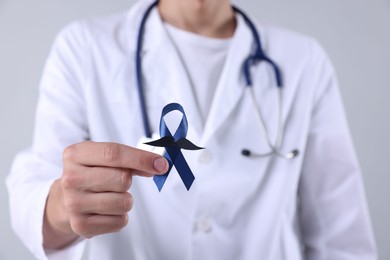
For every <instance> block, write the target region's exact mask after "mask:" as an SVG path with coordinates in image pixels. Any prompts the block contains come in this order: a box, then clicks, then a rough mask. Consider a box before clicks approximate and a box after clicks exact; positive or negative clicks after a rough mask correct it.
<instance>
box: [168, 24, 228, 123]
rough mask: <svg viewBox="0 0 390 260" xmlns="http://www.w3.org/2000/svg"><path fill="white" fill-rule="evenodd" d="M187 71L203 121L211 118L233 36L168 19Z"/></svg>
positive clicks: (169, 31) (170, 33)
mask: <svg viewBox="0 0 390 260" xmlns="http://www.w3.org/2000/svg"><path fill="white" fill-rule="evenodd" d="M164 26H165V28H166V30H167V33H168V35H169V37H170V38H171V40H172V43H173V45H174V46H175V48H176V50H177V52H178V54H179V56H180V58H181V60H182V62H183V66H184V67H185V69H186V71H187V74H188V75H187V76H188V78H189V80H190V82H191V86H192V89H193V92H194V95H195V97H196V100H197V105H198V108H199V111H200V113H201V114H202V119H203V124H204V123H205V122H206V120H207V116H208V113H209V111H210V106H211V103H212V101H213V97H214V93H215V90H216V88H217V85H218V82H219V78H220V76H221V73H222V70H223V67H224V64H225V59H226V55H227V53H228V51H229V47H230V43H231V38H228V39H217V38H210V37H206V36H202V35H199V34H195V33H192V32H188V31H184V30H182V29H179V28H177V27H175V26H172V25H171V24H168V23H164Z"/></svg>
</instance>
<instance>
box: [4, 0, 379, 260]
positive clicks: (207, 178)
mask: <svg viewBox="0 0 390 260" xmlns="http://www.w3.org/2000/svg"><path fill="white" fill-rule="evenodd" d="M150 4H151V3H149V2H147V1H140V2H137V3H136V4H135V5H134V7H133V8H131V9H130V10H129V11H128V12H126V13H123V14H119V15H115V16H111V17H108V18H104V19H96V20H88V21H81V22H76V23H73V24H71V25H70V26H68V27H67V28H65V29H64V30H63V31H62V32H61V33H60V34H59V35H58V36H57V39H56V41H55V43H54V46H53V49H52V51H51V53H50V56H49V58H48V60H47V63H46V66H45V70H44V73H43V77H42V81H41V92H40V99H39V103H38V108H37V117H36V128H35V134H34V140H33V144H32V147H31V148H30V149H28V150H25V151H23V152H21V153H20V154H19V155H18V156H17V158H16V159H15V162H14V165H13V167H12V171H11V174H10V175H9V178H8V180H7V187H8V190H9V194H10V207H11V214H12V218H11V219H12V225H13V228H14V230H15V232H16V233H17V234H18V235H19V236H20V238H21V239H22V240H23V242H24V243H25V245H26V246H27V247H28V248H29V249H30V250H31V252H32V253H33V254H34V256H35V257H36V258H37V259H80V258H81V255H82V253H83V250H84V247H85V244H86V238H91V239H90V240H89V243H90V251H89V256H90V259H99V260H106V259H107V260H108V259H135V260H140V259H141V260H142V259H153V260H155V259H162V260H165V259H167V260H168V259H169V260H172V259H178V260H190V259H202V260H207V259H212V260H215V259H232V260H237V259H240V260H251V259H264V260H265V259H268V260H299V259H308V260H310V259H327V260H350V259H353V260H373V259H376V248H375V243H374V238H373V234H372V230H371V226H370V219H369V215H368V210H367V205H366V201H365V195H364V190H363V184H362V178H361V175H360V170H359V166H358V163H357V160H356V156H355V152H354V150H353V145H352V142H351V138H350V134H349V130H348V127H347V124H346V118H345V115H344V111H343V106H342V102H341V99H340V94H339V90H338V86H337V81H336V79H335V74H334V71H333V68H332V65H331V64H330V62H329V60H328V58H327V56H326V54H325V53H324V51H323V50H322V48H321V47H319V45H318V44H317V43H316V42H315V41H314V40H313V39H311V38H308V37H305V36H302V35H300V34H297V33H294V32H290V31H287V30H283V29H280V28H275V27H270V26H265V25H262V24H259V23H256V30H257V31H258V32H259V34H260V38H261V43H262V48H263V49H264V52H265V53H266V55H267V56H268V57H269V58H271V59H272V61H273V62H275V64H277V65H278V68H279V69H280V71H281V73H282V76H283V92H280V91H279V90H278V88H277V87H276V85H277V83H278V82H277V80H276V79H275V70H274V69H273V68H272V66H270V63H267V62H260V63H258V64H253V66H251V68H250V72H251V80H252V81H253V84H252V85H253V88H252V90H251V91H253V92H251V91H248V87H247V86H246V85H247V84H246V81H245V78H244V76H243V64H244V61H245V60H246V59H247V57H248V56H249V55H250V54H251V52H252V50H253V48H254V38H253V33H252V31H251V28H250V26H248V24H247V22H246V21H245V18H244V16H243V15H242V14H240V13H238V12H235V11H234V10H233V9H232V6H231V3H230V2H229V1H227V0H203V1H201V0H188V1H182V0H161V1H160V3H159V4H158V6H157V7H154V8H151V12H150V14H149V16H148V18H147V19H146V22H145V28H144V30H143V39H142V43H143V44H142V51H141V52H140V57H141V61H142V63H141V66H142V67H141V71H142V82H143V92H144V95H145V108H146V111H147V116H148V124H149V125H150V129H151V130H152V131H154V132H158V127H159V120H160V115H161V110H162V108H163V107H164V106H165V105H166V104H168V103H171V102H177V103H179V104H181V105H182V106H183V107H184V109H185V111H186V114H187V118H188V122H189V129H188V135H187V137H188V139H189V140H191V141H192V142H194V143H195V144H197V145H199V146H202V147H205V148H206V149H205V150H202V151H197V152H187V151H184V152H183V153H184V157H185V158H186V160H187V162H188V164H189V165H190V167H191V169H192V171H193V173H194V175H195V181H194V183H193V185H192V187H191V189H190V190H189V191H187V189H186V188H185V186H184V185H183V183H182V181H181V180H180V178H179V176H178V173H177V172H176V171H175V170H172V171H171V173H170V175H169V177H168V179H167V181H166V183H165V185H164V187H163V189H162V191H161V192H159V191H158V189H157V188H156V186H155V184H154V182H153V180H152V179H151V178H143V177H152V176H154V175H155V174H157V175H161V174H164V173H165V172H166V171H167V169H168V163H167V160H166V159H165V158H164V157H162V156H160V155H157V154H154V153H150V152H146V151H142V150H139V149H137V148H135V147H136V146H137V143H138V141H139V139H140V138H141V137H142V136H143V135H145V134H144V129H143V120H142V117H141V114H142V113H141V112H142V111H141V108H140V99H139V93H138V90H137V75H136V63H135V62H134V61H135V58H136V55H137V51H136V50H137V37H138V35H139V27H140V24H141V19H142V17H143V16H144V14H145V12H146V10H147V8H148V7H149V6H150ZM251 20H252V19H251ZM280 93H282V98H281V99H279V94H280ZM279 109H281V111H280V112H281V114H280V115H281V116H280V117H279V116H278V113H279ZM257 111H259V112H260V114H261V115H262V117H263V119H264V124H265V128H266V129H265V131H263V130H264V129H263V130H262V129H260V127H259V118H258V117H257V114H258V113H257ZM174 120H175V118H173V119H172V120H171V121H174ZM281 122H282V129H283V130H284V134H283V141H282V142H281V144H280V149H279V150H280V153H283V152H288V151H291V150H292V149H297V151H299V154H297V156H295V157H294V158H292V159H287V158H284V157H283V156H278V155H277V154H275V153H273V154H271V155H269V156H264V157H256V156H252V155H253V153H262V154H264V153H268V152H269V151H270V150H272V147H271V148H270V145H269V140H271V143H273V142H274V141H273V140H277V139H278V136H279V135H280V126H281ZM172 131H174V130H172ZM267 135H269V136H268V137H269V138H267ZM242 149H246V150H248V151H251V154H250V155H249V156H244V155H242V153H241V151H242ZM247 155H248V154H247Z"/></svg>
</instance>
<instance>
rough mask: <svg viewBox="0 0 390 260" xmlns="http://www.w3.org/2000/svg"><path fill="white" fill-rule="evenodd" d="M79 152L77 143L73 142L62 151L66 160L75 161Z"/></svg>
mask: <svg viewBox="0 0 390 260" xmlns="http://www.w3.org/2000/svg"><path fill="white" fill-rule="evenodd" d="M76 153H77V145H76V144H72V145H70V146H68V147H66V148H65V149H64V151H63V153H62V159H63V161H64V162H66V161H73V160H74V159H75V158H76Z"/></svg>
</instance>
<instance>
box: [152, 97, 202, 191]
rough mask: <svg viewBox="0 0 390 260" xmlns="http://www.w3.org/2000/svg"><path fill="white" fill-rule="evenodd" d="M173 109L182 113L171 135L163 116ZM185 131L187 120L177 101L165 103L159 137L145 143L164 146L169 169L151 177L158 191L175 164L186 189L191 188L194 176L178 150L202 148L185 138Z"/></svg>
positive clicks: (186, 129)
mask: <svg viewBox="0 0 390 260" xmlns="http://www.w3.org/2000/svg"><path fill="white" fill-rule="evenodd" d="M175 110H177V111H180V112H181V113H182V114H183V117H182V119H181V121H180V124H179V126H178V128H177V130H176V132H175V133H174V134H173V135H172V134H171V132H170V131H169V129H168V126H167V124H166V122H165V120H164V117H165V115H167V114H168V113H170V112H172V111H175ZM187 131H188V121H187V117H186V114H185V112H184V109H183V107H182V106H181V105H180V104H178V103H170V104H168V105H166V106H165V107H164V108H163V110H162V113H161V119H160V136H161V138H160V139H159V140H156V141H152V142H148V143H145V144H148V145H152V146H159V147H165V153H164V157H165V158H166V159H167V160H168V163H169V169H168V171H167V172H166V173H165V174H164V175H155V176H154V177H153V180H154V182H155V183H156V185H157V188H158V190H159V191H161V189H162V187H163V186H164V183H165V181H166V180H167V178H168V175H169V173H170V171H171V169H172V167H173V166H175V168H176V170H177V172H178V173H179V176H180V178H181V180H182V181H183V183H184V185H185V186H186V188H187V190H189V189H190V188H191V185H192V183H193V182H194V180H195V176H194V174H193V173H192V171H191V169H190V167H189V166H188V164H187V161H186V160H185V158H184V156H183V153H182V152H181V151H180V150H181V149H186V150H200V149H203V148H201V147H198V146H196V145H195V144H193V143H192V142H191V141H189V140H188V139H187V138H186V137H187Z"/></svg>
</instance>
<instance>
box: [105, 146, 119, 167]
mask: <svg viewBox="0 0 390 260" xmlns="http://www.w3.org/2000/svg"><path fill="white" fill-rule="evenodd" d="M119 156H120V147H119V145H118V144H115V143H109V144H105V145H104V147H103V158H104V160H105V161H106V162H109V163H110V162H114V161H117V160H118V159H119Z"/></svg>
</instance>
